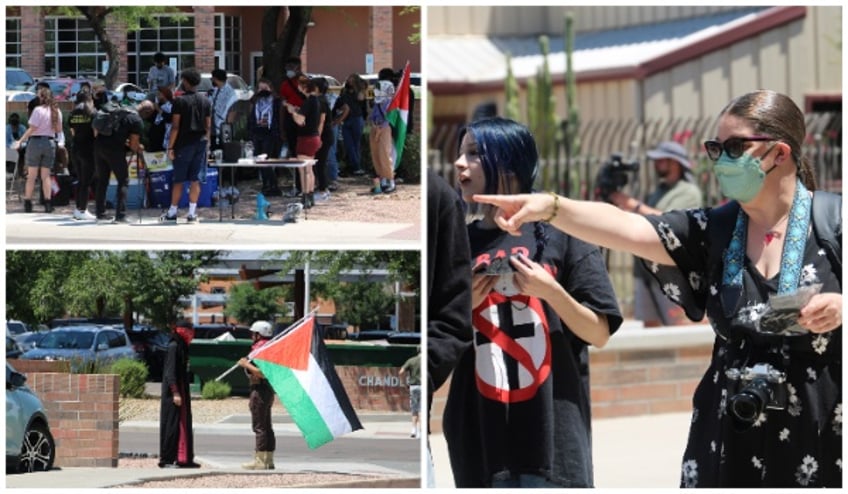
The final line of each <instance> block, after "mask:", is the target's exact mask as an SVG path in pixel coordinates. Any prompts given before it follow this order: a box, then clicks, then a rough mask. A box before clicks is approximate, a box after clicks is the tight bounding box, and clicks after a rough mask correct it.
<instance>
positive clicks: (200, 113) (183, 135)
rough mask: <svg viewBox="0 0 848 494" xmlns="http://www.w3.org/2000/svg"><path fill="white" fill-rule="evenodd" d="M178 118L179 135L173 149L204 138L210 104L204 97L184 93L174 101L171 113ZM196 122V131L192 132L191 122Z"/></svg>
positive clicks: (210, 112)
mask: <svg viewBox="0 0 848 494" xmlns="http://www.w3.org/2000/svg"><path fill="white" fill-rule="evenodd" d="M171 113H172V114H174V115H179V116H180V127H179V133H178V134H177V140H176V142H175V143H174V147H175V148H179V147H182V146H185V145H186V144H190V143H193V142H197V141H199V140H202V139H204V138H205V137H206V127H205V126H206V123H205V122H206V118H211V117H212V103H210V102H209V98H207V97H206V96H205V95H202V94H198V93H189V92H187V93H185V94H183V95H182V96H180V97H179V98H177V99H175V100H174V109H173V111H172V112H171ZM193 119H196V120H198V122H196V123H198V124H199V127H198V129H203V130H196V129H195V130H192V120H193Z"/></svg>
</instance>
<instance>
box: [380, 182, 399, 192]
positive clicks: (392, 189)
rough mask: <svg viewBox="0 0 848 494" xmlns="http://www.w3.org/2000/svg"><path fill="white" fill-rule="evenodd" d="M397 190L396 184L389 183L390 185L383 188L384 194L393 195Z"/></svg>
mask: <svg viewBox="0 0 848 494" xmlns="http://www.w3.org/2000/svg"><path fill="white" fill-rule="evenodd" d="M395 190H397V187H396V186H395V184H394V182H389V184H388V185H386V186H385V187H383V194H391V193H392V192H394V191H395Z"/></svg>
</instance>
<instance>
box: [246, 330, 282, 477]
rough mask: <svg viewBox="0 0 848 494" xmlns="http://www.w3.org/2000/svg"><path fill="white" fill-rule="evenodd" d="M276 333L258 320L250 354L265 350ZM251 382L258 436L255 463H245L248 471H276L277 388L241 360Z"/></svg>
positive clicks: (251, 405)
mask: <svg viewBox="0 0 848 494" xmlns="http://www.w3.org/2000/svg"><path fill="white" fill-rule="evenodd" d="M273 334H274V327H273V325H271V323H270V322H268V321H256V322H254V323H253V324H252V325H251V326H250V337H251V339H252V340H253V345H252V346H251V347H250V352H251V353H253V351H254V350H256V349H258V348H260V347H262V346H263V345H265V344H266V343H268V342H269V341H271V337H272V336H273ZM238 365H239V366H240V367H242V368H243V369H244V371H245V373H246V374H247V378H248V380H249V381H250V397H249V399H248V407H249V408H250V423H251V426H252V427H253V433H254V434H255V435H256V452H255V455H254V458H253V461H250V462H247V463H244V464H242V466H241V467H242V468H244V469H246V470H273V469H274V450H275V449H277V448H276V447H277V439H276V437H275V436H274V428H273V424H272V422H271V406H272V405H273V404H274V389H273V388H271V384H269V383H268V380H267V379H265V374H263V373H262V371H261V370H260V369H259V367H256V365H254V364H253V362H251V361H250V360H248V359H247V357H243V358H241V359H240V360H239V361H238Z"/></svg>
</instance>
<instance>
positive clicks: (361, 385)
mask: <svg viewBox="0 0 848 494" xmlns="http://www.w3.org/2000/svg"><path fill="white" fill-rule="evenodd" d="M399 370H400V368H399V367H357V366H350V365H344V366H336V373H337V374H338V375H339V379H340V380H341V381H342V385H344V388H345V391H346V392H347V395H348V397H350V402H351V404H352V405H353V408H355V409H356V410H368V411H379V412H400V411H405V412H408V411H409V387H408V386H407V385H406V377H405V376H404V377H403V378H401V377H399V376H398V371H399Z"/></svg>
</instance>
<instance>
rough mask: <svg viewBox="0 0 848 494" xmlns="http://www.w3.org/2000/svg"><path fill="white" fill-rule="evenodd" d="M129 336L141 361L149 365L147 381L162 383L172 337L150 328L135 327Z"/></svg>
mask: <svg viewBox="0 0 848 494" xmlns="http://www.w3.org/2000/svg"><path fill="white" fill-rule="evenodd" d="M127 336H129V338H130V342H131V343H132V346H133V349H134V350H135V353H136V354H137V355H138V358H139V360H141V361H142V362H144V363H145V365H147V370H148V375H147V379H148V380H149V381H153V382H160V381H162V368H163V367H165V356H166V355H167V354H168V342H169V341H170V340H171V337H170V335H169V334H168V333H166V332H164V331H161V330H159V329H156V328H152V327H149V326H134V327H133V328H132V330H130V331H129V332H128V333H127Z"/></svg>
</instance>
